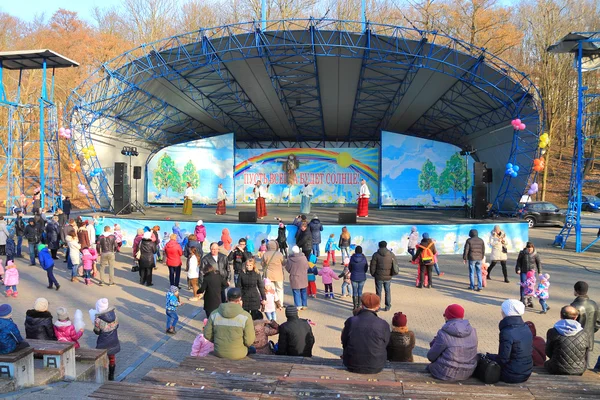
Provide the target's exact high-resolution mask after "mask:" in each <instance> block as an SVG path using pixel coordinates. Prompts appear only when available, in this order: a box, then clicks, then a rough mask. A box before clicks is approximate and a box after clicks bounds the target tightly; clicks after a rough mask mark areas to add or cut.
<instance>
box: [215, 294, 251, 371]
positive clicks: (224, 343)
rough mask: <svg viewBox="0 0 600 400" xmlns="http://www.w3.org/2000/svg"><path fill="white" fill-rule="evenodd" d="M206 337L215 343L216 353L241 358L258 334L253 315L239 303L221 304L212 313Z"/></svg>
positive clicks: (225, 356)
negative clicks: (255, 329) (256, 333)
mask: <svg viewBox="0 0 600 400" xmlns="http://www.w3.org/2000/svg"><path fill="white" fill-rule="evenodd" d="M204 337H206V339H208V340H209V341H211V342H213V343H214V344H215V355H216V356H217V357H221V358H226V359H229V360H240V359H242V358H245V357H246V355H247V354H248V347H249V346H252V343H254V339H256V335H255V333H254V323H253V322H252V317H251V316H250V314H248V313H247V312H246V311H244V310H243V309H242V306H240V305H239V304H238V303H225V304H221V305H220V306H219V308H218V309H217V310H216V311H215V312H213V313H212V314H210V316H209V317H208V322H207V324H206V327H205V328H204Z"/></svg>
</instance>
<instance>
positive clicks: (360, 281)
mask: <svg viewBox="0 0 600 400" xmlns="http://www.w3.org/2000/svg"><path fill="white" fill-rule="evenodd" d="M368 269H369V263H368V262H367V257H365V255H364V254H363V249H362V247H361V246H356V249H354V254H352V257H350V264H349V265H348V270H349V271H350V281H351V282H352V302H353V304H354V309H355V310H356V309H358V308H359V307H360V298H361V296H362V293H363V287H364V286H365V282H366V281H367V270H368Z"/></svg>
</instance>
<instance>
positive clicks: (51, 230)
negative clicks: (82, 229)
mask: <svg viewBox="0 0 600 400" xmlns="http://www.w3.org/2000/svg"><path fill="white" fill-rule="evenodd" d="M46 244H47V245H48V249H49V250H50V254H52V258H53V259H54V260H58V257H57V256H56V253H57V252H58V249H59V248H60V226H59V225H58V216H57V215H55V216H54V217H52V219H51V220H50V221H48V223H47V224H46Z"/></svg>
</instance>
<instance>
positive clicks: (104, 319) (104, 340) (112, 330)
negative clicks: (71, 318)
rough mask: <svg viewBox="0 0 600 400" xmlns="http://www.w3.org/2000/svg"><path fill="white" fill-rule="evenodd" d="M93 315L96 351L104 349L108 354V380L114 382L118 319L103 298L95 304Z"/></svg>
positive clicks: (113, 309)
mask: <svg viewBox="0 0 600 400" xmlns="http://www.w3.org/2000/svg"><path fill="white" fill-rule="evenodd" d="M95 311H96V313H95V315H94V318H93V321H94V333H95V334H96V335H98V341H97V342H96V348H97V349H106V350H107V352H108V380H109V381H114V380H115V368H116V365H117V360H116V355H117V353H118V352H119V351H121V343H120V342H119V334H118V333H117V331H118V329H119V319H118V318H117V313H116V310H115V308H114V307H109V306H108V299H106V298H103V299H100V300H98V301H97V302H96V310H95Z"/></svg>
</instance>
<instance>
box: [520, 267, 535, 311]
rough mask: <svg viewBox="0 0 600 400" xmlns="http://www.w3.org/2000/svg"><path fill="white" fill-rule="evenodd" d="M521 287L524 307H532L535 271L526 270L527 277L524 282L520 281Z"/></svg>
mask: <svg viewBox="0 0 600 400" xmlns="http://www.w3.org/2000/svg"><path fill="white" fill-rule="evenodd" d="M521 286H522V287H523V298H522V299H521V301H522V302H523V304H525V306H526V307H531V308H533V297H534V296H535V272H533V270H530V271H527V279H526V280H525V282H521Z"/></svg>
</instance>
